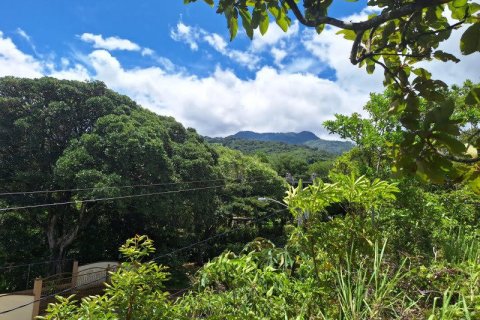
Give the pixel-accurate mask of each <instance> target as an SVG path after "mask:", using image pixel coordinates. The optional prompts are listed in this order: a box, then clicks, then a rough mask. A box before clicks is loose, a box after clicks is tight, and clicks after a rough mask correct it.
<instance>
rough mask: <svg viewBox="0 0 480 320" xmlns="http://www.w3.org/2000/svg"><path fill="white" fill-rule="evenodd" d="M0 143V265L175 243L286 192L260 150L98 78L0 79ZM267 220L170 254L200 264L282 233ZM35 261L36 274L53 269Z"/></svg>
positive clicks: (222, 226) (262, 208)
mask: <svg viewBox="0 0 480 320" xmlns="http://www.w3.org/2000/svg"><path fill="white" fill-rule="evenodd" d="M0 144H1V147H0V170H1V171H0V181H1V184H0V194H1V198H0V203H1V208H2V212H1V213H0V265H2V266H9V265H17V264H23V263H27V262H36V261H43V260H54V261H56V260H63V259H67V258H76V259H79V260H80V261H82V262H89V261H98V260H105V259H116V258H117V257H118V251H117V249H118V247H119V245H120V244H122V243H123V242H124V241H125V239H127V238H129V237H131V236H133V235H135V234H146V235H149V236H150V237H151V238H152V239H154V240H155V242H156V243H157V244H161V246H159V250H160V252H163V251H165V252H170V251H171V250H173V249H175V248H179V247H183V246H185V245H187V244H189V243H192V242H196V241H200V240H203V239H206V238H208V237H211V236H212V235H215V234H217V233H221V232H224V231H225V230H226V229H228V228H230V227H231V225H232V219H234V218H239V217H240V218H252V217H253V218H259V217H262V216H264V215H268V214H269V213H271V212H272V210H274V209H275V208H274V207H272V206H269V205H268V204H266V203H264V202H260V201H258V198H259V197H263V196H270V197H274V198H280V197H281V196H282V194H283V192H284V191H283V190H284V181H283V179H281V178H280V177H279V176H278V175H277V173H276V172H275V171H274V170H272V169H271V168H270V167H268V166H267V165H265V164H264V163H262V162H261V161H259V160H258V159H256V158H253V157H249V156H246V155H243V154H241V153H240V152H238V151H233V150H228V149H224V148H222V147H212V146H210V145H209V144H206V143H205V142H204V141H203V138H202V137H200V136H199V135H198V134H197V133H196V132H195V130H193V129H185V128H184V127H183V126H182V125H181V124H179V123H178V122H176V121H175V120H174V119H173V118H168V117H162V116H158V115H156V114H154V113H152V112H150V111H147V110H146V109H144V108H142V107H140V106H138V105H137V104H136V103H135V102H133V101H132V100H130V99H129V98H127V97H125V96H122V95H119V94H117V93H114V92H113V91H111V90H109V89H107V88H106V87H105V85H104V84H103V83H100V82H87V83H84V82H75V81H60V80H56V79H53V78H42V79H38V80H29V79H18V78H12V77H7V78H1V79H0ZM55 190H56V191H55ZM110 198H111V199H112V200H108V199H110ZM95 199H100V201H92V200H95ZM62 203H63V204H62ZM270 222H271V221H270V220H269V219H265V220H262V221H261V222H259V223H258V224H257V223H252V224H250V225H249V227H248V228H245V229H244V230H243V229H242V231H240V232H239V233H237V234H232V235H230V236H231V237H233V238H232V239H229V240H228V241H225V242H223V243H222V244H217V245H211V246H210V245H209V246H203V247H195V248H193V249H192V250H190V251H185V252H182V253H181V254H180V255H177V256H175V257H174V260H175V261H173V262H172V261H170V262H169V261H165V263H167V262H168V263H177V264H178V263H179V261H186V260H188V261H196V262H198V263H202V262H204V261H206V260H208V259H209V258H211V257H213V256H215V255H216V254H219V253H220V252H222V250H223V249H225V248H226V247H229V248H235V247H236V243H240V244H244V243H245V241H246V240H250V239H252V236H253V237H254V236H256V235H266V234H268V235H269V236H272V237H274V238H278V239H279V241H281V239H280V238H282V227H281V226H280V225H272V224H271V223H270ZM237 247H238V245H237ZM172 259H173V258H172ZM41 267H42V266H41V265H37V266H36V268H38V269H35V270H32V271H31V273H32V276H36V275H43V276H44V275H45V273H48V272H52V270H48V269H47V270H44V269H42V268H41ZM59 267H61V266H57V269H58V268H59ZM2 270H3V269H2ZM5 270H6V271H5V272H2V273H1V274H0V287H1V288H2V289H3V290H9V291H11V290H15V289H23V286H25V279H24V276H25V273H26V270H25V268H23V269H22V268H18V269H12V270H9V269H5ZM7 271H8V272H7ZM29 272H30V271H29ZM30 280H32V277H30ZM3 290H2V291H3Z"/></svg>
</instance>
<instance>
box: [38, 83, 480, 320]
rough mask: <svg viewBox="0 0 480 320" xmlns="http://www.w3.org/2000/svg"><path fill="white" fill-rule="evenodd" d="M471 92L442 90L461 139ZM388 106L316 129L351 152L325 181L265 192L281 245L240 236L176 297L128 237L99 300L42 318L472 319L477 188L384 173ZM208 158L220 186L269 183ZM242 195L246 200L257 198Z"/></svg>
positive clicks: (237, 204)
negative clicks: (277, 203) (278, 207)
mask: <svg viewBox="0 0 480 320" xmlns="http://www.w3.org/2000/svg"><path fill="white" fill-rule="evenodd" d="M471 85H472V84H471V83H466V84H465V86H464V87H453V88H452V89H451V90H449V91H448V92H446V93H445V94H447V95H449V96H450V97H452V98H454V99H455V100H456V101H457V102H458V104H456V107H455V108H454V109H453V110H452V111H451V113H450V115H449V117H451V118H454V119H456V121H457V123H459V124H462V127H463V128H464V132H463V133H462V135H461V139H465V141H467V140H468V139H469V138H470V137H471V136H472V132H476V131H477V130H478V123H479V121H480V117H479V114H478V109H476V108H474V109H470V108H468V107H466V106H465V104H463V103H461V101H463V100H464V98H465V92H468V90H466V88H468V87H469V86H471ZM390 98H391V94H390V93H389V92H386V93H384V94H372V95H371V99H370V101H369V103H368V104H367V105H366V106H365V110H366V112H368V114H369V117H368V118H362V117H361V116H360V115H358V114H352V115H350V116H343V115H337V118H336V120H332V121H328V122H326V123H325V126H326V127H327V128H328V129H329V130H330V131H332V132H335V133H337V134H340V135H343V136H344V138H347V139H351V140H353V141H355V142H356V145H357V146H356V147H355V148H354V149H352V150H351V151H349V152H347V153H345V154H343V155H342V156H340V157H338V158H336V159H335V160H334V162H333V165H332V168H331V169H330V170H329V173H328V177H327V179H325V180H323V181H322V180H321V179H317V180H316V181H315V182H314V183H313V184H310V185H308V186H304V185H302V183H300V184H299V185H298V186H289V187H285V189H284V192H285V191H286V192H285V193H283V192H282V191H280V192H279V193H276V192H277V191H278V189H277V188H276V187H274V185H272V189H271V190H269V191H268V192H271V193H268V194H269V195H272V197H276V199H281V198H283V202H284V205H285V206H288V212H289V216H284V215H279V216H275V217H274V218H272V222H274V223H273V224H272V225H277V226H281V227H282V228H283V234H284V236H285V239H283V240H282V239H281V237H280V238H279V237H278V234H274V233H272V234H269V235H268V236H265V233H264V234H261V236H259V237H256V238H255V236H256V235H254V234H251V236H252V238H251V239H250V240H253V239H254V238H255V239H254V240H253V241H252V242H249V240H246V239H247V238H246V237H244V238H243V240H246V242H249V243H247V244H246V245H244V247H243V249H241V248H238V247H237V246H232V247H229V248H226V250H224V251H223V252H222V253H220V250H218V251H216V252H215V254H219V255H217V256H216V257H215V258H212V259H210V260H209V261H208V262H206V263H205V264H203V266H202V267H201V268H200V269H199V270H198V271H197V272H196V273H195V274H194V275H193V276H192V277H191V278H190V280H189V281H190V284H189V286H188V287H187V289H188V290H185V291H181V294H180V295H169V294H168V293H167V291H165V289H166V288H168V286H169V283H170V282H169V281H170V280H168V279H172V277H173V278H175V277H177V276H178V275H176V273H175V270H174V269H167V268H165V267H164V266H165V264H163V263H160V264H158V261H157V260H150V258H151V257H155V256H156V254H155V252H156V249H155V247H159V248H162V247H163V243H158V242H154V241H152V238H150V237H146V236H136V237H135V238H132V239H131V240H128V241H127V242H126V243H125V244H124V245H123V246H122V247H121V248H120V252H121V253H122V254H123V255H124V257H125V258H124V259H125V262H123V264H122V266H121V268H120V269H119V271H117V272H116V273H113V274H112V279H111V283H112V284H111V286H109V287H108V288H107V289H106V292H105V294H104V295H102V296H97V297H92V298H89V299H86V300H82V302H81V304H80V307H78V306H76V302H75V298H74V297H69V298H59V300H58V303H57V304H52V305H50V307H49V310H48V314H47V315H46V316H45V319H63V317H66V318H68V319H70V318H71V319H80V318H90V319H93V318H101V319H118V318H120V319H127V318H128V319H192V318H206V319H479V317H480V309H479V306H480V268H479V266H480V233H479V226H480V201H479V194H478V190H477V189H476V188H475V186H474V185H472V184H469V183H468V181H465V182H464V181H462V180H461V179H458V178H456V177H450V176H447V175H446V176H445V178H444V181H442V183H440V182H439V183H436V184H431V183H425V181H426V178H424V177H422V176H417V177H413V176H408V175H407V176H406V175H401V176H400V175H398V173H396V172H395V170H394V169H393V170H392V157H393V156H394V154H392V153H391V152H390V150H391V148H392V145H393V143H394V142H395V141H396V140H397V139H400V136H401V132H402V130H404V128H402V126H400V125H398V120H397V119H395V117H389V116H385V115H386V114H387V112H388V109H389V102H390V101H389V99H390ZM426 108H427V106H426ZM467 123H468V124H469V125H468V126H467ZM216 153H217V157H218V160H217V161H218V163H217V164H216V166H217V168H218V169H219V171H220V172H223V174H224V176H228V177H230V178H231V179H235V178H238V172H239V171H238V168H239V163H244V162H243V161H246V159H249V165H247V166H246V167H245V170H246V172H249V169H248V168H250V170H256V171H257V170H258V171H257V173H259V172H268V173H269V176H271V177H277V176H276V174H275V172H273V171H272V169H269V167H268V165H267V164H265V163H263V162H261V161H259V159H258V158H256V157H253V158H250V157H248V156H244V155H242V154H241V153H239V152H238V151H233V150H230V149H228V148H224V147H217V149H216ZM242 159H243V160H242ZM458 166H465V167H468V166H471V164H458ZM254 168H255V169H254ZM243 172H245V171H243ZM242 174H244V173H242ZM251 175H252V176H255V175H257V174H254V173H253V172H252V173H251ZM275 186H276V185H275ZM252 187H253V189H250V193H249V194H248V195H251V194H259V193H260V191H259V190H258V191H255V190H254V187H255V185H252ZM280 189H281V184H280ZM229 191H230V190H225V193H224V194H223V197H220V201H221V203H223V204H224V205H223V208H224V209H225V212H232V211H238V210H239V209H240V210H241V211H243V212H244V213H245V214H246V212H247V211H248V209H247V208H250V209H251V211H250V212H251V214H253V215H255V212H259V211H258V210H259V208H260V207H257V208H254V207H253V204H254V203H256V202H255V199H251V200H248V198H245V197H244V195H242V194H241V192H240V193H236V192H238V191H240V190H231V191H232V192H233V193H234V194H235V193H236V194H237V196H232V195H231V194H230V193H229ZM262 192H267V190H262ZM282 193H283V195H281V194H282ZM237 197H238V198H237ZM226 203H230V204H231V206H228V205H226ZM279 212H281V211H279ZM237 239H238V238H237ZM226 241H227V242H230V241H233V238H228V237H227V239H226ZM223 242H224V240H223V239H222V240H221V241H220V240H219V241H213V242H212V244H211V246H212V248H214V247H215V246H218V245H219V244H220V243H223ZM232 243H233V242H232ZM232 243H230V245H231V244H232ZM219 249H220V248H219ZM239 249H240V250H239ZM210 257H213V255H211V256H210ZM191 258H192V257H191Z"/></svg>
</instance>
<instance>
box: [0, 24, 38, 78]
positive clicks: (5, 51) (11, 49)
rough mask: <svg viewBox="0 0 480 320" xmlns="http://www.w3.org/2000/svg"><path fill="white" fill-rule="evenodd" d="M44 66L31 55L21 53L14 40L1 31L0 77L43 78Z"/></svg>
mask: <svg viewBox="0 0 480 320" xmlns="http://www.w3.org/2000/svg"><path fill="white" fill-rule="evenodd" d="M43 69H44V66H43V65H42V63H41V62H39V61H37V60H36V59H35V58H34V57H32V56H31V55H28V54H25V53H23V52H22V51H20V50H19V49H18V48H17V47H16V46H15V44H14V43H13V41H12V39H10V38H7V37H4V35H3V33H2V32H1V31H0V76H7V75H15V76H19V77H30V78H35V77H41V76H42V74H43Z"/></svg>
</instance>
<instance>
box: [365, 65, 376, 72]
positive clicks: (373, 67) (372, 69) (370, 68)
mask: <svg viewBox="0 0 480 320" xmlns="http://www.w3.org/2000/svg"><path fill="white" fill-rule="evenodd" d="M374 71H375V63H369V64H367V73H368V74H372V73H373V72H374Z"/></svg>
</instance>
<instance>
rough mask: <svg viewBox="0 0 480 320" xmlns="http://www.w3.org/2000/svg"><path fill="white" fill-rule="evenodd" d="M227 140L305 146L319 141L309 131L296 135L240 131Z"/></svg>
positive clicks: (290, 133) (293, 133)
mask: <svg viewBox="0 0 480 320" xmlns="http://www.w3.org/2000/svg"><path fill="white" fill-rule="evenodd" d="M227 138H236V139H244V140H257V141H277V142H284V143H288V144H304V143H305V142H307V141H310V140H317V139H319V138H318V137H317V136H316V135H315V134H313V133H312V132H309V131H302V132H299V133H295V132H285V133H274V132H267V133H257V132H253V131H240V132H238V133H236V134H234V135H232V136H229V137H227Z"/></svg>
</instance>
